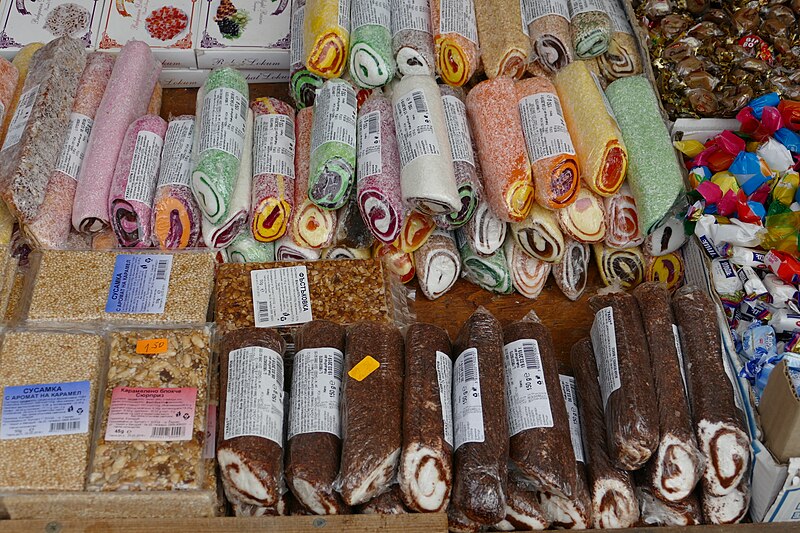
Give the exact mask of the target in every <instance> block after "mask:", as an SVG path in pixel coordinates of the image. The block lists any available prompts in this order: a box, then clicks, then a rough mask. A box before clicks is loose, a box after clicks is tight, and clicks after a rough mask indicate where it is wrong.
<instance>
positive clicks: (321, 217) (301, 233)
mask: <svg viewBox="0 0 800 533" xmlns="http://www.w3.org/2000/svg"><path fill="white" fill-rule="evenodd" d="M313 117H314V108H313V107H307V108H305V109H302V110H300V111H299V112H298V113H297V118H296V128H295V130H296V131H295V134H296V138H297V145H296V147H295V183H294V211H293V213H292V220H291V221H290V224H291V225H290V230H289V232H288V233H289V234H291V237H292V240H293V241H294V242H295V244H297V246H300V247H303V248H313V249H319V248H326V247H328V246H330V245H331V243H332V242H333V236H334V233H335V231H336V211H331V210H329V209H322V208H321V207H319V206H318V205H316V204H314V203H313V202H312V201H311V199H310V198H309V197H308V174H309V169H310V167H309V156H310V154H311V135H312V133H311V132H312V122H313Z"/></svg>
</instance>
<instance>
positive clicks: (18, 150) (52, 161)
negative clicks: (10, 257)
mask: <svg viewBox="0 0 800 533" xmlns="http://www.w3.org/2000/svg"><path fill="white" fill-rule="evenodd" d="M85 66H86V52H85V51H84V46H83V43H81V42H80V41H78V40H76V39H71V38H69V37H61V38H59V39H56V40H54V41H51V42H50V43H49V44H47V45H45V46H44V47H42V48H40V49H39V50H38V51H37V52H36V54H34V57H33V59H32V61H31V64H30V69H29V71H28V75H27V77H26V78H25V85H24V86H23V88H22V93H21V95H20V98H19V103H18V104H17V107H16V109H15V111H14V115H13V117H12V118H11V122H10V125H9V128H8V133H7V134H6V137H5V141H4V142H3V145H2V148H0V195H2V198H3V200H4V201H5V202H6V205H8V208H9V209H10V210H11V212H12V213H14V214H15V215H16V216H17V217H18V218H19V220H21V221H23V222H27V221H30V220H32V219H33V218H34V217H35V216H36V215H37V214H38V212H39V207H40V206H41V204H42V201H43V200H44V195H45V191H46V189H47V184H48V182H49V181H50V176H51V175H52V173H53V169H55V167H56V163H57V162H58V157H59V155H60V154H61V147H62V146H63V144H64V139H65V138H66V136H67V130H68V129H69V112H70V110H71V109H72V103H73V101H74V99H75V93H76V91H77V89H78V83H79V82H80V77H81V74H82V73H83V68H84V67H85Z"/></svg>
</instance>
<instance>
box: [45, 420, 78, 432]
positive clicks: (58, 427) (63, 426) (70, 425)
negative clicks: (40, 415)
mask: <svg viewBox="0 0 800 533" xmlns="http://www.w3.org/2000/svg"><path fill="white" fill-rule="evenodd" d="M80 427H81V423H80V422H79V421H75V422H52V423H51V424H50V431H74V430H76V429H80Z"/></svg>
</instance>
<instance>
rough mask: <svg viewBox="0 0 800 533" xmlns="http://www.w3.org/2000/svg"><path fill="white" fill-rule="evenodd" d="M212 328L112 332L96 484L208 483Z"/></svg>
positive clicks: (181, 486) (160, 487)
mask: <svg viewBox="0 0 800 533" xmlns="http://www.w3.org/2000/svg"><path fill="white" fill-rule="evenodd" d="M211 356H212V328H211V326H208V325H203V326H191V327H180V328H179V327H169V328H165V329H158V328H136V329H116V330H113V331H111V332H110V334H109V361H108V377H107V383H106V387H105V392H104V398H103V399H104V404H103V415H102V419H101V423H100V425H99V427H98V431H97V440H96V446H95V450H94V457H93V460H92V464H91V466H90V469H89V481H88V490H90V491H164V490H167V491H170V490H190V489H202V488H203V486H204V484H205V481H206V475H205V472H204V470H205V466H206V461H205V459H204V453H203V452H204V447H205V439H206V417H207V412H208V390H209V368H210V365H211Z"/></svg>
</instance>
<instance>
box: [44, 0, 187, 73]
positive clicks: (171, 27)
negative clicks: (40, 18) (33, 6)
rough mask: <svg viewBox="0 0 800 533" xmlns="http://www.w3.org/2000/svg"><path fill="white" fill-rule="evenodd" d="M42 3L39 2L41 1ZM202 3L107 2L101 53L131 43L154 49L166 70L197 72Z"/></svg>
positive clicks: (164, 0) (165, 0)
mask: <svg viewBox="0 0 800 533" xmlns="http://www.w3.org/2000/svg"><path fill="white" fill-rule="evenodd" d="M37 1H38V0H37ZM200 2H201V0H107V3H106V6H105V9H104V10H103V16H102V17H101V19H102V20H101V25H100V32H101V38H100V40H99V41H98V49H99V50H106V51H110V52H119V50H120V48H122V47H123V46H124V45H125V43H127V42H128V41H130V40H137V41H143V42H145V43H147V44H148V45H149V46H150V49H151V50H152V51H153V55H155V57H156V59H158V60H160V61H161V62H162V63H163V64H164V68H196V67H197V59H196V58H195V55H194V45H195V41H197V39H198V29H199V28H200Z"/></svg>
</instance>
